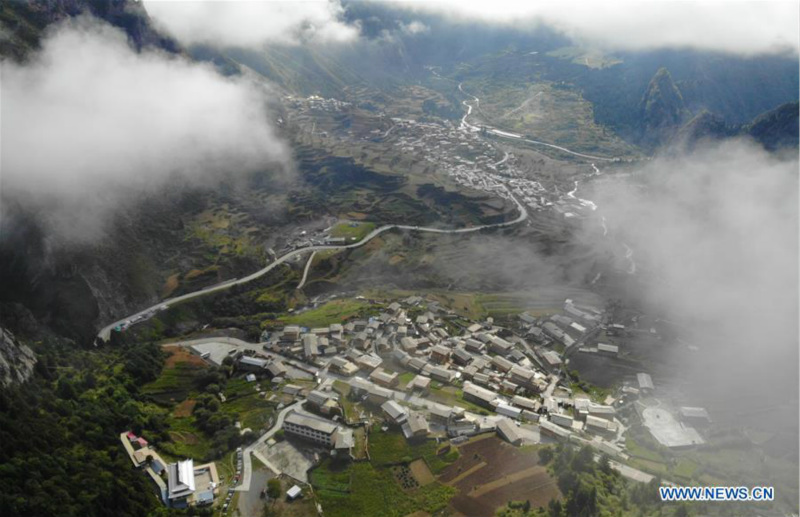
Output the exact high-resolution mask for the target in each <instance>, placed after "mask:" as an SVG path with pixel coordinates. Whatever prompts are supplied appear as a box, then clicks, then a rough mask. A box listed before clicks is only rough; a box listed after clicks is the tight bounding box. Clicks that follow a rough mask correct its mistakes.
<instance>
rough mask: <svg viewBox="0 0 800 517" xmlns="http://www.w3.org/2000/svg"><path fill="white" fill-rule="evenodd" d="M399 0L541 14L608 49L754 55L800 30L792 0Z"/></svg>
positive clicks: (509, 20) (447, 10) (516, 23)
mask: <svg viewBox="0 0 800 517" xmlns="http://www.w3.org/2000/svg"><path fill="white" fill-rule="evenodd" d="M397 5H398V6H402V8H406V9H411V10H415V11H418V12H431V13H437V14H444V15H446V16H448V17H450V18H453V19H464V20H478V21H483V22H487V23H494V24H502V25H507V26H512V27H515V28H517V29H521V30H524V29H525V28H526V27H531V25H532V22H535V21H539V22H543V23H545V24H547V25H549V26H551V27H554V28H556V29H558V30H560V31H562V32H564V33H565V34H566V35H567V36H570V37H571V38H572V39H574V40H575V41H577V42H582V43H585V44H587V45H592V46H599V47H604V48H606V49H607V50H651V49H657V48H696V49H703V50H715V51H722V52H732V53H739V54H746V55H753V54H759V53H770V52H783V51H786V50H787V49H792V50H793V51H794V52H797V49H798V37H800V36H799V35H800V28H799V27H800V22H798V16H800V11H798V4H797V2H791V1H768V2H764V1H754V0H750V1H737V2H723V1H714V0H707V1H684V2H679V1H671V0H646V1H642V0H636V1H632V0H611V1H605V2H586V1H568V2H553V1H544V2H538V1H537V2H532V1H529V0H498V1H495V2H486V1H483V0H437V1H434V2H409V3H403V4H397Z"/></svg>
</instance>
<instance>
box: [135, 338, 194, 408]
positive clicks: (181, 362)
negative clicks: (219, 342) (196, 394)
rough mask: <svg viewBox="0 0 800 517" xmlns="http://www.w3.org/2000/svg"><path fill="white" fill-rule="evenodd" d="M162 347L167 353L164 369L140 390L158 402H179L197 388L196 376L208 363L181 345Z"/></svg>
mask: <svg viewBox="0 0 800 517" xmlns="http://www.w3.org/2000/svg"><path fill="white" fill-rule="evenodd" d="M163 348H164V351H165V352H166V353H167V354H169V356H168V357H167V359H166V361H165V362H164V369H163V370H162V372H161V375H160V376H159V378H158V379H156V380H155V381H154V382H151V383H150V384H148V385H147V386H145V387H144V388H143V390H142V391H143V392H144V393H145V394H146V395H149V396H150V397H152V398H153V400H155V401H156V402H158V403H160V404H168V403H173V402H179V401H182V400H184V399H185V398H186V397H187V396H188V395H189V393H190V392H191V391H193V390H195V389H196V388H197V381H198V378H199V377H200V376H201V375H202V374H203V373H204V372H205V371H206V369H207V368H208V365H207V364H206V362H205V361H204V360H203V359H201V358H200V357H199V356H196V355H194V354H192V353H191V352H189V351H188V350H187V349H185V348H183V347H179V346H171V345H170V346H165V347H163Z"/></svg>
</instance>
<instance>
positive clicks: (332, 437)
mask: <svg viewBox="0 0 800 517" xmlns="http://www.w3.org/2000/svg"><path fill="white" fill-rule="evenodd" d="M283 429H284V430H285V431H286V432H287V433H290V434H293V435H295V436H298V437H300V438H304V439H306V440H309V441H312V442H315V443H319V444H321V445H324V446H326V447H333V446H334V445H335V443H336V430H337V429H338V426H337V425H336V424H334V423H333V422H330V421H328V420H323V419H321V418H313V417H311V416H306V415H302V414H300V413H296V412H292V413H289V415H288V416H287V417H286V419H285V420H284V421H283Z"/></svg>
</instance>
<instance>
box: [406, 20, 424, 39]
mask: <svg viewBox="0 0 800 517" xmlns="http://www.w3.org/2000/svg"><path fill="white" fill-rule="evenodd" d="M400 30H401V31H403V32H404V33H405V34H408V35H411V36H413V35H415V34H425V33H427V32H430V30H431V28H430V27H428V26H427V25H425V24H424V23H422V22H421V21H419V20H414V21H411V22H409V23H402V22H400Z"/></svg>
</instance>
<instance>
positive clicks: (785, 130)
mask: <svg viewBox="0 0 800 517" xmlns="http://www.w3.org/2000/svg"><path fill="white" fill-rule="evenodd" d="M799 106H800V105H798V103H797V102H789V103H786V104H783V105H781V106H778V107H777V108H775V109H774V110H772V111H768V112H766V113H763V114H761V115H759V116H758V117H756V118H755V119H754V120H753V122H751V123H750V124H748V125H747V126H745V128H743V131H744V132H746V133H747V134H748V135H750V136H751V137H753V139H755V140H756V141H757V142H759V143H761V145H763V146H764V148H765V149H768V150H770V151H774V150H777V149H781V148H784V147H790V148H795V149H796V148H797V147H798V128H799V127H800V126H799V125H798V107H799Z"/></svg>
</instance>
